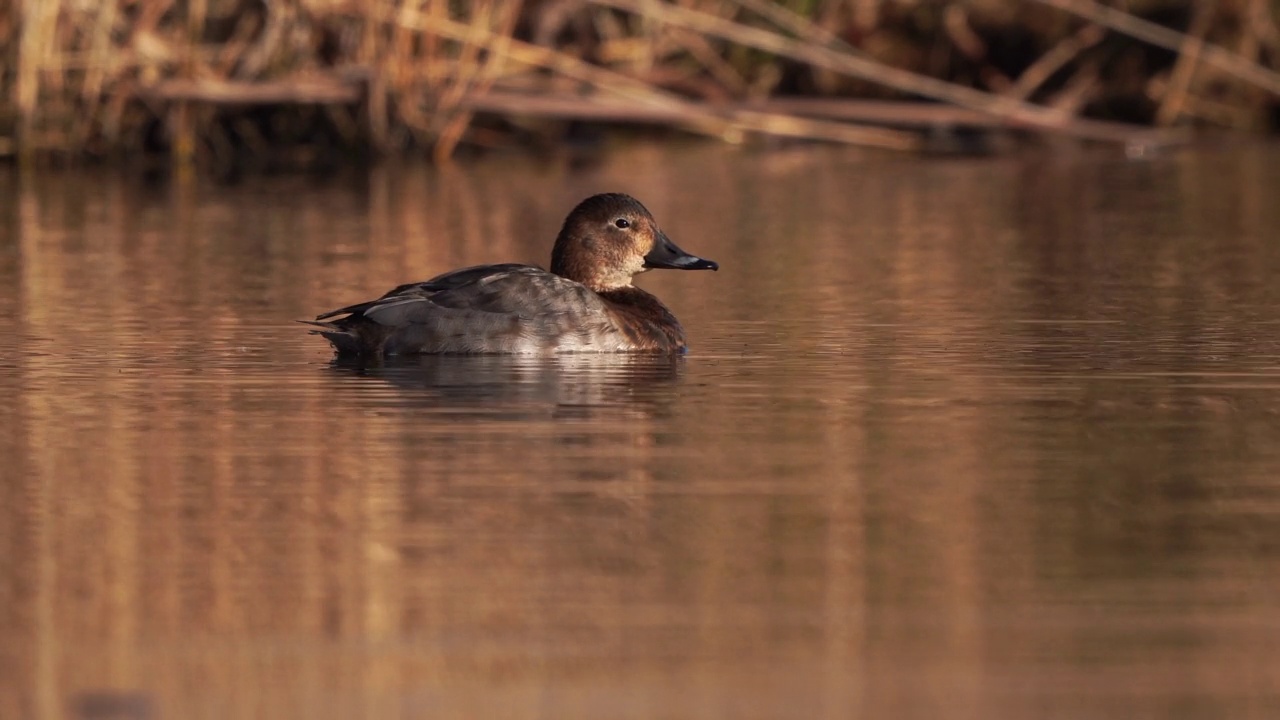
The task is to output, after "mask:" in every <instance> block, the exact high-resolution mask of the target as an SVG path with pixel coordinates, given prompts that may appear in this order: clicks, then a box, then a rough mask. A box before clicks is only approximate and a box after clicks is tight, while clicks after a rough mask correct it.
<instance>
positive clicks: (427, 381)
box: [0, 146, 1280, 720]
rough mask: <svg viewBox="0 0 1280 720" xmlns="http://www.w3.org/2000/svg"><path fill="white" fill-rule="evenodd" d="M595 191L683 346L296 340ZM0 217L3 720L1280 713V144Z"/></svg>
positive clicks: (693, 157)
mask: <svg viewBox="0 0 1280 720" xmlns="http://www.w3.org/2000/svg"><path fill="white" fill-rule="evenodd" d="M606 189H620V190H625V191H629V192H632V193H634V194H636V195H637V196H638V197H640V198H641V199H642V200H644V202H645V203H646V204H647V205H649V207H650V208H651V209H652V210H653V211H654V212H655V214H656V215H657V216H658V218H659V220H660V221H661V222H662V224H663V226H664V228H665V229H666V230H667V231H668V233H669V234H670V235H671V236H672V238H673V239H675V240H676V242H678V243H680V244H681V245H683V246H684V247H685V248H686V249H688V250H690V251H692V252H695V253H698V254H702V255H705V256H706V257H710V258H713V259H715V260H718V261H720V263H721V265H722V268H723V269H722V270H721V272H719V273H715V274H712V273H671V272H669V273H665V274H663V273H652V274H650V275H648V276H646V277H645V278H643V279H642V282H641V284H642V285H644V286H645V287H646V288H648V289H650V290H653V291H655V292H656V293H658V294H659V295H660V296H661V297H662V298H663V299H665V300H666V301H667V302H668V304H669V305H670V306H671V307H672V308H673V310H674V311H675V312H676V313H677V315H679V316H680V318H681V319H682V320H683V321H684V324H685V326H686V328H687V329H688V331H689V335H690V338H691V341H692V344H693V346H694V347H693V350H692V352H691V353H690V354H689V355H688V356H686V357H683V358H679V359H676V360H655V359H648V358H635V359H629V358H623V357H605V358H593V357H575V358H567V359H560V360H551V361H535V360H528V359H523V360H519V359H514V360H513V359H501V358H481V359H475V358H473V359H466V358H444V359H434V360H424V361H421V362H417V363H409V364H404V365H398V366H394V367H388V368H380V369H368V368H366V369H360V368H353V367H338V366H333V365H331V364H330V356H329V351H328V349H327V347H326V345H325V343H324V342H323V341H321V340H320V339H318V338H315V337H312V336H308V335H307V334H306V333H305V332H304V330H303V328H302V326H300V325H296V324H294V323H293V322H292V320H293V319H295V318H303V317H309V316H312V315H314V314H316V313H317V312H319V311H323V310H327V309H330V308H332V307H336V306H338V305H341V304H346V303H349V302H353V301H358V300H363V299H367V298H369V297H372V296H373V295H374V294H376V293H380V292H381V291H383V290H385V289H386V288H388V287H390V286H392V285H394V284H397V283H400V282H403V281H407V280H414V279H421V278H425V277H428V276H430V275H432V274H435V273H437V272H440V271H444V270H447V269H450V268H454V267H457V266H461V265H465V264H471V263H480V262H490V261H511V260H519V261H531V262H545V258H546V255H547V253H548V250H549V243H550V240H551V238H552V237H553V235H554V233H555V231H556V230H557V229H558V227H559V223H560V220H561V219H562V216H563V213H564V212H565V211H566V210H567V209H568V208H569V207H571V206H572V205H573V203H574V202H576V201H577V200H578V199H580V198H581V197H583V196H585V195H587V194H590V193H592V192H596V191H601V190H606ZM0 197H2V198H4V199H3V200H0V413H3V423H2V424H0V478H2V481H0V718H4V719H6V720H7V719H9V718H37V719H43V718H92V719H94V720H102V719H105V718H129V719H133V718H155V719H166V720H167V719H169V718H181V719H186V718H219V719H222V718H270V719H273V720H274V719H277V718H280V719H290V718H299V719H301V718H308V719H310V718H379V719H382V718H482V717H494V718H498V717H501V718H557V719H559V718H697V719H703V718H727V719H728V718H732V719H735V720H736V719H738V718H852V717H868V718H871V717H875V718H974V719H979V718H984V719H985V718H1126V719H1128V718H1187V719H1191V718H1214V719H1217V718H1271V717H1276V716H1277V713H1280V202H1278V201H1277V198H1280V147H1276V146H1271V147H1248V148H1204V149H1199V150H1193V151H1185V152H1180V153H1176V154H1173V155H1169V156H1167V157H1163V158H1157V159H1154V160H1151V161H1144V162H1129V161H1126V160H1124V159H1123V158H1122V157H1119V156H1116V155H1113V154H1111V153H1109V152H1106V151H1102V150H1091V151H1087V152H1086V151H1078V150H1075V151H1073V150H1070V149H1067V150H1061V151H1054V152H1050V151H1032V152H1028V153H1027V154H1025V155H1022V156H1019V157H1014V158H999V159H948V160H925V161H922V160H917V159H909V158H899V157H868V156H864V155H860V154H849V153H843V152H837V151H833V150H831V149H829V148H808V149H798V150H777V151H772V152H750V151H734V150H725V149H722V148H718V147H702V146H693V147H683V148H669V149H663V148H656V147H643V146H642V147H638V148H634V149H630V150H625V151H619V152H618V153H617V154H615V155H613V156H611V158H610V159H609V160H608V161H607V162H605V163H604V164H603V165H597V166H591V167H584V168H570V167H566V166H565V165H563V164H556V163H551V164H540V163H536V162H534V161H531V160H494V161H485V162H482V163H480V164H478V165H473V166H466V167H458V168H453V169H445V170H430V169H421V168H414V169H395V168H388V169H380V170H376V171H374V172H372V173H362V172H356V171H352V172H349V173H345V174H339V175H338V176H335V177H329V178H301V179H299V178H289V179H285V178H271V179H261V180H253V181H250V182H247V183H245V184H243V185H239V186H236V187H230V188H228V187H218V186H215V185H209V184H204V183H200V182H196V183H174V184H171V185H167V186H164V187H154V186H146V185H143V184H141V183H139V182H137V181H132V180H128V179H121V178H117V177H114V176H110V175H96V174H94V173H91V172H78V173H71V174H62V175H53V176H37V177H32V178H22V179H20V178H18V177H16V176H14V175H6V176H3V177H0Z"/></svg>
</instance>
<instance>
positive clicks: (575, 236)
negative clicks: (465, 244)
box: [302, 193, 719, 358]
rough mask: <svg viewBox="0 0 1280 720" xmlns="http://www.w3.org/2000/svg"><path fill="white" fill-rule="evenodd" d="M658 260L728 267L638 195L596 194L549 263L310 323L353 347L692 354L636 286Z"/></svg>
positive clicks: (456, 277) (392, 351) (421, 286)
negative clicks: (669, 230) (667, 229)
mask: <svg viewBox="0 0 1280 720" xmlns="http://www.w3.org/2000/svg"><path fill="white" fill-rule="evenodd" d="M653 268H671V269H674V270H716V269H718V268H719V265H717V264H716V263H714V262H712V261H710V260H704V259H702V258H700V257H696V256H693V255H690V254H689V253H687V252H685V251H684V250H681V249H680V248H679V247H677V246H676V244H675V243H673V242H671V238H668V237H667V236H666V233H664V232H662V230H660V229H659V228H658V223H657V221H655V220H654V219H653V215H651V214H650V213H649V211H648V210H647V209H645V207H644V205H641V204H640V202H639V201H638V200H636V199H635V198H633V197H631V196H630V195H623V194H621V193H609V194H603V195H594V196H592V197H589V198H587V199H586V200H583V201H582V202H581V203H579V204H578V206H577V207H575V208H574V209H573V211H572V212H570V213H569V216H568V217H567V218H566V219H565V221H564V227H562V228H561V229H560V234H559V236H558V237H556V244H555V247H554V248H553V249H552V250H551V271H550V272H548V271H546V270H543V269H542V268H539V267H534V266H532V265H519V264H514V263H507V264H501V265H479V266H476V267H469V268H464V269H462V270H455V271H453V272H449V273H445V274H443V275H439V276H437V277H434V278H432V279H430V280H427V281H425V282H417V283H409V284H406V285H401V286H399V287H397V288H395V289H393V290H391V291H389V292H388V293H387V294H385V295H383V296H382V297H380V298H378V299H377V300H371V301H369V302H363V303H359V304H356V305H349V306H347V307H344V308H340V309H338V310H333V311H331V312H327V313H324V314H323V315H319V316H317V317H316V319H315V321H314V322H312V321H310V320H304V321H302V322H305V323H307V324H310V325H318V326H319V327H320V328H321V329H320V330H317V331H314V332H317V333H318V334H320V335H323V336H324V337H326V338H328V340H329V342H331V343H333V347H334V350H336V351H337V353H338V355H340V356H347V357H351V356H360V357H371V358H375V357H383V356H388V355H418V354H438V353H472V354H475V353H503V354H539V355H549V354H555V353H570V352H654V353H678V352H683V351H684V350H685V335H684V328H682V327H680V323H679V322H678V321H677V320H676V318H675V316H674V315H672V314H671V311H670V310H668V309H667V307H666V306H665V305H663V304H662V302H661V301H659V300H658V298H656V297H654V296H653V295H651V294H649V293H647V292H645V291H644V290H641V289H640V288H638V287H635V286H634V285H632V284H631V279H632V278H633V277H634V276H636V275H638V274H640V273H642V272H646V271H648V270H651V269H653ZM340 316H344V317H340ZM333 318H338V319H336V320H335V319H333Z"/></svg>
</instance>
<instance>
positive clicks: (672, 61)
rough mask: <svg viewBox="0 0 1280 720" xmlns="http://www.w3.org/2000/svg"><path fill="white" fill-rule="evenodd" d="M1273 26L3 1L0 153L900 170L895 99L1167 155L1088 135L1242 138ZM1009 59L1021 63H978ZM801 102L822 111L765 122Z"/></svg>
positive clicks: (319, 0)
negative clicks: (594, 129) (604, 126)
mask: <svg viewBox="0 0 1280 720" xmlns="http://www.w3.org/2000/svg"><path fill="white" fill-rule="evenodd" d="M1271 7H1272V5H1271V4H1269V3H1267V2H1265V0H1255V1H1253V2H1245V3H1238V4H1231V5H1219V4H1215V3H1212V2H1210V1H1209V0H1203V1H1202V2H1197V3H1192V4H1190V5H1188V4H1186V3H1175V2H1162V1H1161V0H1151V1H1150V2H1146V3H1142V4H1140V5H1139V6H1135V8H1136V9H1137V10H1141V11H1143V12H1145V13H1147V14H1149V15H1150V16H1152V17H1161V18H1162V19H1164V20H1165V24H1157V23H1155V22H1152V21H1149V20H1147V19H1144V18H1143V17H1139V16H1137V15H1133V14H1129V13H1126V12H1122V11H1119V10H1116V9H1112V8H1109V7H1106V6H1103V5H1100V4H1098V3H1096V2H1093V1H1092V0H1039V1H1038V2H1036V3H1020V2H1012V1H1010V2H994V3H939V4H935V5H927V6H916V5H908V4H906V3H900V2H887V3H878V4H867V3H861V2H853V0H824V1H823V2H813V3H774V2H766V1H765V0H723V1H717V2H710V1H708V0H676V1H675V2H657V1H656V0H587V1H586V2H583V3H580V4H579V3H566V2H555V1H552V0H547V1H545V2H523V1H522V0H475V1H474V2H469V3H449V2H447V0H396V1H394V2H381V3H351V2H343V1H341V0H292V1H289V2H278V3H277V2H273V3H261V4H258V3H250V2H239V1H237V0H187V1H186V2H175V1H174V0H135V1H133V2H122V1H121V0H108V1H106V2H102V3H87V2H72V1H71V0H43V1H42V2H27V3H20V2H17V1H16V0H7V2H0V47H3V48H5V49H4V50H3V51H2V52H0V84H3V87H0V93H2V97H0V155H4V154H13V153H17V152H25V153H38V152H41V151H54V152H61V153H72V154H83V153H89V154H103V153H106V152H108V151H111V150H136V149H140V148H143V147H147V146H155V140H157V139H159V140H160V141H161V142H160V145H161V146H167V147H169V148H170V149H171V150H172V151H173V152H174V154H175V155H176V156H178V157H180V158H188V157H193V156H196V155H200V154H203V155H208V156H212V157H214V158H215V159H218V158H222V159H233V156H234V154H235V153H236V152H240V151H243V150H244V149H247V150H248V151H250V152H255V151H260V150H269V149H270V148H272V147H274V146H276V145H278V144H280V143H281V142H282V141H284V142H289V141H293V142H301V143H304V144H305V143H306V142H308V141H311V140H313V139H314V136H315V132H316V130H315V128H316V127H317V125H316V123H317V122H320V123H321V124H322V125H323V126H324V128H325V132H328V133H330V134H332V135H334V136H336V137H337V138H339V141H340V143H341V144H345V145H360V144H364V145H368V146H371V147H373V148H375V149H377V150H380V151H385V150H394V149H398V148H404V147H408V146H416V147H425V148H432V149H433V152H434V155H435V156H436V157H437V158H445V157H447V156H449V155H451V154H452V153H453V151H454V150H455V148H457V147H458V145H459V144H460V143H463V142H471V143H474V144H477V145H482V146H483V145H488V144H493V143H495V142H505V141H507V138H510V137H511V134H510V132H494V131H509V130H511V129H512V128H513V127H515V128H520V127H527V124H526V125H521V124H520V122H519V120H518V119H519V118H521V117H525V116H530V115H532V116H551V117H558V118H566V119H586V120H602V119H603V120H608V121H620V122H643V123H649V124H658V125H668V126H673V127H679V128H682V129H685V130H690V131H693V132H697V133H702V134H709V135H712V136H716V137H721V138H725V139H728V140H730V141H737V140H739V139H741V138H743V137H744V136H746V135H749V134H755V133H761V134H772V135H780V136H787V137H801V138H812V139H821V140H826V141H833V142H843V143H852V144H861V145H873V146H880V147H889V148H896V149H916V148H919V147H921V146H922V142H921V139H920V137H921V136H920V135H918V134H917V132H918V131H919V130H920V129H921V127H922V126H924V127H932V126H934V125H938V124H947V123H940V122H939V121H938V119H937V116H933V117H930V118H928V119H922V116H921V115H920V114H919V113H918V111H917V110H916V109H914V108H906V107H905V106H898V107H900V108H901V110H902V112H901V113H899V114H896V115H895V114H894V113H893V111H892V107H893V106H887V105H884V104H883V103H884V101H885V100H902V99H911V98H926V99H930V100H933V101H936V102H939V103H943V104H945V105H949V106H955V107H959V108H964V109H966V110H968V111H972V112H973V113H975V114H976V115H973V116H969V117H980V118H987V119H988V120H985V121H984V120H979V121H977V122H975V123H967V122H964V123H960V124H965V125H968V124H976V125H983V126H992V125H1002V126H1007V127H1019V128H1024V129H1032V130H1037V131H1046V132H1055V133H1065V134H1068V135H1074V136H1079V137H1086V138H1093V139H1102V140H1108V141H1119V142H1126V143H1131V142H1135V141H1141V142H1164V141H1166V140H1168V139H1170V136H1169V135H1168V131H1151V130H1148V129H1145V128H1143V127H1141V126H1135V125H1127V124H1121V123H1116V122H1105V121H1103V119H1100V118H1099V117H1097V116H1098V115H1100V114H1105V111H1106V108H1107V107H1110V106H1114V105H1117V104H1120V105H1123V104H1125V103H1128V105H1127V106H1133V105H1135V104H1136V105H1138V106H1141V108H1145V109H1141V108H1140V109H1139V110H1136V111H1132V112H1130V113H1129V114H1128V115H1127V116H1125V117H1124V118H1123V119H1127V120H1138V121H1141V122H1142V123H1152V124H1158V125H1161V126H1173V125H1177V124H1183V123H1185V122H1186V121H1187V120H1198V121H1201V122H1211V123H1214V124H1219V125H1227V126H1236V127H1251V126H1257V125H1259V124H1260V123H1261V122H1262V119H1263V118H1264V117H1265V113H1266V112H1268V111H1269V110H1270V109H1271V108H1272V107H1274V104H1275V98H1276V97H1280V74H1277V73H1276V72H1275V71H1273V70H1271V69H1270V68H1269V67H1268V66H1267V63H1273V64H1274V63H1275V62H1276V59H1277V57H1280V32H1278V31H1277V30H1276V26H1275V23H1274V21H1273V19H1272V17H1271ZM1176 28H1182V29H1185V30H1186V32H1185V33H1184V32H1183V31H1182V29H1176ZM1010 43H1014V44H1019V43H1020V46H1021V47H1025V48H1027V49H1026V50H1024V51H1022V52H1021V54H1020V55H1018V56H1017V57H1013V58H1011V57H1009V56H1008V55H1009V54H1008V53H1007V52H1005V53H999V52H997V51H996V50H993V48H994V47H996V46H1007V45H1009V44H1010ZM1002 44H1003V45H1002ZM1151 47H1157V48H1162V49H1163V50H1162V52H1164V51H1170V52H1172V53H1173V57H1172V58H1170V57H1168V56H1165V57H1163V59H1161V58H1157V57H1156V56H1155V55H1154V54H1153V53H1152V52H1150V51H1149V48H1151ZM796 95H805V96H821V97H822V98H823V101H822V102H819V103H809V104H807V105H804V104H801V105H794V104H793V105H788V104H787V103H786V102H778V101H780V100H783V99H784V98H782V97H781V96H796ZM855 98H857V99H855ZM868 98H870V99H874V100H877V101H879V103H880V104H877V105H875V106H870V107H871V109H870V110H868V107H869V106H866V105H864V104H863V103H865V102H866V100H867V99H868ZM819 106H821V109H818V107H819ZM264 107H265V108H267V109H268V111H269V112H267V113H263V112H260V110H261V109H262V108H264ZM317 107H320V108H323V112H321V113H317V112H316V111H315V108H317ZM783 107H790V108H791V110H790V111H786V110H783V109H782V108H783ZM799 108H807V109H804V110H801V109H799ZM251 109H252V110H254V112H248V110H251ZM1088 114H1092V115H1094V116H1095V117H1092V118H1089V117H1086V115H1088ZM268 116H269V119H264V117H268ZM477 116H483V117H484V118H485V119H484V121H483V122H482V123H477V122H476V117H477ZM871 117H875V118H876V119H875V120H869V118H871ZM316 118H320V120H319V121H317V120H316ZM951 119H952V121H954V119H955V116H951ZM504 121H510V122H504ZM868 122H869V123H870V124H872V125H879V126H881V127H868V125H867V123H868ZM885 125H889V126H893V128H892V129H891V128H889V127H883V126H885ZM157 131H159V132H157Z"/></svg>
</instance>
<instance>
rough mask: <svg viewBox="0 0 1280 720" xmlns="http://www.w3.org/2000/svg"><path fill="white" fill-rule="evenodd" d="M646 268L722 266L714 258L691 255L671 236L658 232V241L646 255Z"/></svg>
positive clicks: (674, 268)
mask: <svg viewBox="0 0 1280 720" xmlns="http://www.w3.org/2000/svg"><path fill="white" fill-rule="evenodd" d="M644 266H645V267H646V268H665V269H668V270H719V269H720V266H719V265H718V264H716V263H715V262H714V261H712V260H703V259H702V258H700V257H698V256H697V255H690V254H689V253H687V252H685V251H683V250H681V249H680V248H679V247H677V246H676V244H675V243H673V242H671V238H669V237H667V236H666V235H665V234H664V233H658V242H656V243H654V246H653V249H652V250H650V251H649V254H648V255H645V256H644Z"/></svg>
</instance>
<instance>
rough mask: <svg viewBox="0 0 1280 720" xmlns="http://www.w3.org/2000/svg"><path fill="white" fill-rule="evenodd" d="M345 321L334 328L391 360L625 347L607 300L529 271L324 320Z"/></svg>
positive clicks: (441, 286)
mask: <svg viewBox="0 0 1280 720" xmlns="http://www.w3.org/2000/svg"><path fill="white" fill-rule="evenodd" d="M344 314H345V315H347V317H345V318H342V319H340V320H337V321H335V322H334V323H333V324H334V325H336V326H338V327H339V328H341V329H342V330H343V331H347V332H351V331H356V332H358V333H359V334H360V335H362V336H367V338H368V339H367V340H364V341H362V343H364V344H367V343H370V342H374V343H376V344H377V345H378V346H379V347H380V348H381V352H382V353H385V354H413V353H441V352H445V353H455V352H457V353H477V352H499V353H542V352H555V351H564V350H595V351H600V350H606V351H608V350H618V349H622V343H623V342H624V339H623V338H622V337H621V335H620V334H619V333H618V330H617V328H616V326H615V325H614V323H613V321H612V319H611V316H610V313H609V312H608V310H607V308H606V306H605V303H604V301H603V300H602V299H601V298H600V296H599V295H597V294H596V293H594V292H592V291H591V290H589V289H587V288H586V287H585V286H583V285H581V284H579V283H576V282H573V281H572V280H566V279H565V278H562V277H560V276H558V275H553V274H551V273H549V272H547V271H545V270H542V269H541V268H537V267H533V266H529V265H514V264H507V265H486V266H481V267H473V268H465V269H462V270H456V271H454V272H451V273H446V274H444V275H440V276H438V277H435V278H432V279H431V280H427V281H425V282H420V283H409V284H406V285H401V286H400V287H397V288H395V289H393V290H391V291H390V292H388V293H387V294H385V295H383V296H382V297H381V298H378V299H377V300H373V301H370V302H366V303H360V304H357V305H351V306H348V307H346V308H342V309H339V310H334V311H333V312H330V313H325V314H324V315H321V316H320V317H318V318H316V319H317V320H324V319H326V318H331V317H335V316H338V315H344ZM371 325H373V326H376V328H377V329H376V330H375V328H374V327H371ZM375 338H376V340H375Z"/></svg>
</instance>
